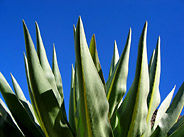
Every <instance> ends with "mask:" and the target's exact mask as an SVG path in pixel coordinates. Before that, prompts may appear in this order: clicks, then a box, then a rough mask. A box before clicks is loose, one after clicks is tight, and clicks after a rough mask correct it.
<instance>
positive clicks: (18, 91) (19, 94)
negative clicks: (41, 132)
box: [11, 74, 39, 125]
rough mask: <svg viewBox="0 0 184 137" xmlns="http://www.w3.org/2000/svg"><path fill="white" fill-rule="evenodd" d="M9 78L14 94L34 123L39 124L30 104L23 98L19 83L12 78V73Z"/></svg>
mask: <svg viewBox="0 0 184 137" xmlns="http://www.w3.org/2000/svg"><path fill="white" fill-rule="evenodd" d="M11 78H12V83H13V88H14V91H15V94H16V95H17V98H18V99H19V100H20V101H21V103H22V105H23V106H24V108H25V109H26V111H27V113H28V114H29V116H30V118H31V119H32V120H33V121H34V122H35V124H38V125H39V123H38V121H37V119H36V116H35V114H34V111H33V108H32V105H31V104H30V103H29V101H27V99H26V98H25V96H24V94H23V91H22V89H21V88H20V86H19V84H18V83H17V81H16V79H15V78H14V76H13V75H12V74H11Z"/></svg>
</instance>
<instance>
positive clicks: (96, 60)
mask: <svg viewBox="0 0 184 137" xmlns="http://www.w3.org/2000/svg"><path fill="white" fill-rule="evenodd" d="M89 51H90V53H91V57H92V59H93V62H94V64H95V66H96V69H97V71H98V74H99V75H100V78H101V80H102V83H103V84H104V86H105V79H104V76H103V72H102V68H101V65H100V60H99V58H98V52H97V49H96V40H95V35H94V34H93V36H92V38H91V42H90V46H89Z"/></svg>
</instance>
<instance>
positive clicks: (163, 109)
mask: <svg viewBox="0 0 184 137" xmlns="http://www.w3.org/2000/svg"><path fill="white" fill-rule="evenodd" d="M175 88H176V86H174V88H173V89H172V90H171V92H170V93H169V94H168V95H167V97H166V98H165V99H164V101H163V102H162V104H161V105H160V107H159V109H158V111H157V116H156V119H155V123H154V126H153V129H152V130H155V129H156V127H157V126H158V124H159V123H160V120H161V118H162V116H163V115H164V114H165V112H166V110H167V109H168V107H169V105H170V103H171V100H172V97H173V94H174V90H175Z"/></svg>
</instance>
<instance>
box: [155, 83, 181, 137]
mask: <svg viewBox="0 0 184 137" xmlns="http://www.w3.org/2000/svg"><path fill="white" fill-rule="evenodd" d="M183 105H184V83H183V84H182V85H181V87H180V89H179V90H178V92H177V94H176V96H175V97H174V99H173V101H172V103H171V105H170V106H169V108H168V109H167V111H166V113H165V114H164V115H163V116H162V118H161V120H160V123H159V125H158V126H157V128H160V132H159V133H158V135H159V136H161V137H162V136H165V135H166V134H167V132H168V131H169V130H170V128H171V127H172V126H173V125H174V124H175V123H176V121H177V120H178V117H179V116H180V113H181V111H182V109H183ZM156 130H157V129H156ZM153 134H154V133H153Z"/></svg>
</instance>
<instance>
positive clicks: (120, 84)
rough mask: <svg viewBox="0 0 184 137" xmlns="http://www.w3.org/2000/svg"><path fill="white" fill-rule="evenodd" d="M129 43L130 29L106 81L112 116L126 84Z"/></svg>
mask: <svg viewBox="0 0 184 137" xmlns="http://www.w3.org/2000/svg"><path fill="white" fill-rule="evenodd" d="M130 43H131V29H130V31H129V34H128V38H127V42H126V45H125V48H124V50H123V53H122V55H121V57H120V59H119V61H118V62H117V65H116V67H115V68H114V71H113V73H112V75H111V77H110V79H109V81H108V82H107V100H108V101H109V114H110V117H112V115H113V113H114V111H115V110H116V109H117V106H118V104H119V103H120V101H121V100H122V98H123V96H124V94H125V92H126V86H127V76H128V64H129V53H130ZM115 47H116V46H115Z"/></svg>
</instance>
